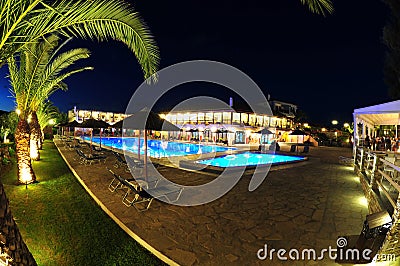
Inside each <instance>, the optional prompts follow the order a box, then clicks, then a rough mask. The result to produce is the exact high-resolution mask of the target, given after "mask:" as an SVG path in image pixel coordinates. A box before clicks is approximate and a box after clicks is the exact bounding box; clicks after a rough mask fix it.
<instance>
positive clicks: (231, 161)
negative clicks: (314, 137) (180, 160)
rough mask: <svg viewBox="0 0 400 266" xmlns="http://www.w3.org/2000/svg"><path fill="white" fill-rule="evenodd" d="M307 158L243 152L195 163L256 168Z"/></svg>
mask: <svg viewBox="0 0 400 266" xmlns="http://www.w3.org/2000/svg"><path fill="white" fill-rule="evenodd" d="M306 159H307V158H305V157H300V156H289V155H280V154H267V153H255V152H245V153H239V154H232V155H225V156H221V157H216V158H212V159H206V160H198V161H195V163H198V164H203V165H210V166H217V167H239V166H257V165H262V164H272V165H277V164H283V163H291V162H297V161H304V160H306Z"/></svg>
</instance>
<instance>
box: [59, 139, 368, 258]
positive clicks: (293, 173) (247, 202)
mask: <svg viewBox="0 0 400 266" xmlns="http://www.w3.org/2000/svg"><path fill="white" fill-rule="evenodd" d="M56 145H57V147H58V148H59V151H60V152H61V154H62V156H63V157H64V159H65V161H66V162H67V163H68V166H69V167H70V168H71V170H72V171H73V173H74V174H75V175H76V177H77V178H78V180H80V182H81V183H82V184H83V186H84V187H85V188H86V189H87V191H88V192H89V193H90V194H91V196H92V197H93V198H94V199H95V200H96V201H97V202H98V204H99V205H100V206H101V207H102V208H103V210H104V211H105V212H106V213H107V214H108V215H109V216H110V217H112V218H113V219H114V221H116V222H117V223H118V224H119V225H120V226H121V228H123V229H124V230H125V231H126V232H127V233H128V234H130V235H131V236H132V237H133V238H134V239H136V240H137V241H139V243H141V244H142V245H145V247H146V248H148V249H149V250H150V251H151V252H153V253H154V254H155V255H156V256H158V257H159V258H161V259H162V260H164V261H165V262H167V263H169V264H181V265H194V264H201V265H226V264H228V263H230V264H233V265H258V264H270V265H280V264H281V263H282V262H280V261H279V260H278V259H277V258H276V257H275V258H274V260H273V261H272V260H269V259H267V260H264V261H262V260H259V259H258V258H257V252H258V251H259V250H260V249H262V248H264V245H265V244H267V245H268V249H272V248H275V249H279V248H286V249H291V248H296V249H298V250H301V249H305V248H314V249H316V250H317V251H320V250H322V249H324V248H328V247H329V246H332V247H333V248H336V240H337V238H338V237H339V236H354V235H359V234H360V232H361V229H362V226H363V221H364V220H365V216H366V215H367V214H368V207H367V204H366V199H365V197H364V194H363V192H362V187H361V185H360V182H359V179H358V177H357V176H356V175H355V174H354V172H353V168H352V167H348V166H344V165H340V164H339V163H338V156H347V157H351V153H352V151H351V150H350V149H345V148H333V147H316V148H312V149H311V150H310V154H309V160H308V161H307V162H302V163H297V164H293V165H290V166H285V165H284V166H277V167H273V168H272V169H271V171H270V172H269V174H268V176H267V178H266V180H265V181H264V182H263V183H262V184H261V186H260V187H258V188H257V189H256V190H255V191H253V192H249V191H248V184H249V181H250V178H251V173H250V172H245V174H244V175H243V176H242V178H241V179H240V181H239V182H238V184H237V185H236V186H235V187H234V188H233V189H232V190H231V191H229V192H228V193H227V194H226V195H224V196H223V197H221V198H219V199H217V200H215V201H213V202H211V203H208V204H205V205H200V206H194V207H180V206H175V205H168V204H166V203H162V202H159V201H155V202H153V203H152V205H151V207H150V209H149V210H148V211H146V212H138V211H137V210H136V209H135V208H133V207H130V208H128V207H126V206H125V205H123V204H122V202H121V200H122V193H123V192H122V191H116V192H114V193H112V192H110V191H109V190H108V189H107V187H108V184H109V183H110V181H111V180H112V176H111V174H110V173H109V172H108V171H107V170H106V167H108V168H111V169H113V170H114V171H115V172H116V173H117V174H120V175H121V176H123V177H125V178H128V177H129V176H130V174H129V173H126V172H125V171H124V170H123V169H121V168H118V169H116V168H114V166H113V165H114V162H115V159H114V158H113V156H112V155H111V154H109V155H107V157H108V158H107V160H106V163H105V164H103V163H100V164H93V165H91V166H86V165H82V164H79V162H78V161H76V160H75V159H74V158H75V156H76V152H75V151H73V150H69V149H67V148H66V147H65V146H63V144H62V143H61V142H60V141H56ZM288 149H289V147H286V146H283V147H282V150H284V151H285V150H288ZM158 171H159V172H160V173H161V174H163V175H164V176H165V177H166V178H168V179H169V180H171V181H173V182H176V183H179V184H183V185H198V184H204V183H207V182H210V181H211V180H213V179H214V178H215V177H216V176H215V175H213V174H211V173H201V172H190V171H185V170H183V169H178V168H173V167H169V166H160V167H158ZM303 262H304V264H306V263H307V261H303ZM324 262H326V263H327V264H334V261H332V260H329V258H325V261H324ZM282 264H283V263H282Z"/></svg>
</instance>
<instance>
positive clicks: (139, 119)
mask: <svg viewBox="0 0 400 266" xmlns="http://www.w3.org/2000/svg"><path fill="white" fill-rule="evenodd" d="M122 123H123V128H130V129H136V130H139V143H138V156H139V158H140V130H142V129H143V130H144V158H143V159H144V170H145V176H146V178H147V131H148V130H155V131H180V128H179V127H177V126H175V125H174V124H172V123H170V122H168V121H167V120H165V119H162V118H161V117H160V116H159V115H158V114H156V113H154V112H152V111H150V110H149V109H147V108H144V109H142V110H140V111H139V112H137V113H135V114H133V115H131V116H129V117H127V118H125V119H124V120H123V121H122Z"/></svg>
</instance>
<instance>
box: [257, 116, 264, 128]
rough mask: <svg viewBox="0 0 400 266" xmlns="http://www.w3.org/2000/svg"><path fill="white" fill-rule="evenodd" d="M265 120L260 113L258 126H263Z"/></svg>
mask: <svg viewBox="0 0 400 266" xmlns="http://www.w3.org/2000/svg"><path fill="white" fill-rule="evenodd" d="M263 121H264V118H263V117H262V116H261V115H258V116H257V126H258V127H262V126H263Z"/></svg>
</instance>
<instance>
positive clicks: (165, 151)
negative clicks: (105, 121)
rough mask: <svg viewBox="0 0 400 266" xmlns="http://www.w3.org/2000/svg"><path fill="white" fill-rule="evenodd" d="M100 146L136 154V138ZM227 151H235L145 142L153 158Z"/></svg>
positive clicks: (104, 140)
mask: <svg viewBox="0 0 400 266" xmlns="http://www.w3.org/2000/svg"><path fill="white" fill-rule="evenodd" d="M84 139H85V140H88V141H90V137H87V136H85V137H84ZM92 141H93V142H95V143H100V138H99V137H93V139H92ZM101 145H104V146H108V147H112V148H117V149H121V150H125V151H130V152H133V153H138V138H101ZM228 150H236V148H230V147H222V146H217V145H204V144H193V143H181V142H173V141H163V140H153V139H151V140H147V155H148V156H150V157H155V158H161V157H171V156H185V155H190V154H201V153H214V152H224V151H228ZM140 153H141V154H144V139H143V138H141V139H140Z"/></svg>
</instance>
